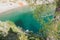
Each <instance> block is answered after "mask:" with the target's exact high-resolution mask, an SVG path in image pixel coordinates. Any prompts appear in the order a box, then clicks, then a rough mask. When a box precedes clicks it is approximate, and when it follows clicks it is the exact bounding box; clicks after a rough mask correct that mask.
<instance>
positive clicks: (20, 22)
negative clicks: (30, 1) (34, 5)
mask: <svg viewBox="0 0 60 40" xmlns="http://www.w3.org/2000/svg"><path fill="white" fill-rule="evenodd" d="M51 12H52V13H54V10H53V11H50V13H51ZM52 13H51V14H52ZM48 17H49V18H50V19H53V17H54V15H49V16H46V17H43V20H44V21H45V22H48ZM0 20H2V21H6V20H10V21H13V22H14V23H15V24H16V25H17V26H20V27H22V28H23V29H24V30H30V31H33V32H34V33H37V32H39V30H41V29H42V28H43V25H41V23H39V22H38V21H37V20H36V19H35V18H34V17H33V12H32V10H31V9H30V8H27V7H26V8H23V9H20V8H17V9H14V10H10V11H7V12H4V14H1V16H0Z"/></svg>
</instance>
